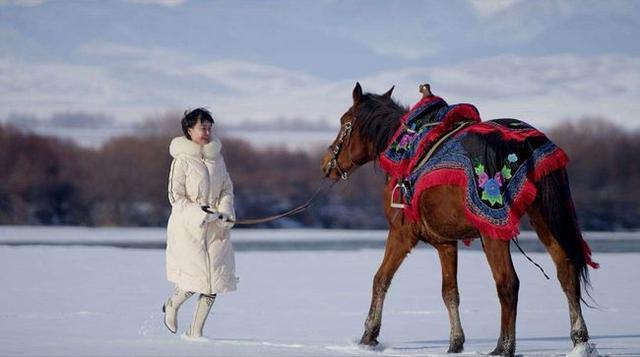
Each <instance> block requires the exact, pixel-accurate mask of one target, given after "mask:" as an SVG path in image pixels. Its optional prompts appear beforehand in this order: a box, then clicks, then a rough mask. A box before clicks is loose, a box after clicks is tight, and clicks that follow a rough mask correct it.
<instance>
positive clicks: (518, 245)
mask: <svg viewBox="0 0 640 357" xmlns="http://www.w3.org/2000/svg"><path fill="white" fill-rule="evenodd" d="M512 241H513V243H515V244H516V247H518V249H519V250H520V253H522V255H524V256H525V257H526V258H527V259H528V260H529V261H530V262H531V263H532V264H533V265H535V266H537V267H538V269H540V271H541V272H542V274H543V275H544V277H545V278H547V280H549V279H550V278H549V275H547V273H545V272H544V269H542V267H541V266H540V264H538V263H536V262H534V261H533V259H531V258H529V256H528V255H527V253H525V252H524V250H522V248H520V244H518V237H514V238H513V239H512Z"/></svg>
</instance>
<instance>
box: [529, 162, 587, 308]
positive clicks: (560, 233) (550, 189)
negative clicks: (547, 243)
mask: <svg viewBox="0 0 640 357" xmlns="http://www.w3.org/2000/svg"><path fill="white" fill-rule="evenodd" d="M537 186H538V200H539V202H540V213H541V214H542V216H543V218H544V220H545V221H546V223H547V225H548V228H549V230H550V231H551V234H552V235H553V237H554V238H555V240H556V241H557V242H558V243H559V244H560V246H561V247H562V249H563V250H564V252H565V254H566V255H567V257H568V258H569V260H571V262H572V263H573V265H574V266H575V268H576V271H577V272H578V273H579V280H580V282H581V284H580V285H581V286H582V287H583V288H584V291H585V293H586V294H587V296H589V297H591V296H590V294H589V290H590V288H591V283H590V281H589V270H588V267H589V266H591V267H592V268H598V264H597V263H595V262H594V261H592V260H591V248H590V247H589V245H588V244H587V242H586V241H585V240H584V239H583V238H582V232H581V231H580V227H579V226H578V219H577V216H576V210H575V207H574V205H573V199H572V198H571V190H570V188H569V176H568V175H567V170H566V169H565V168H560V169H558V170H555V171H552V172H550V173H549V174H547V175H545V176H543V177H542V178H541V179H540V180H539V181H538V182H537ZM578 293H580V289H578ZM580 299H581V300H582V301H583V302H585V301H584V299H583V298H582V297H580ZM585 304H586V302H585Z"/></svg>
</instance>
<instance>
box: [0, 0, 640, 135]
mask: <svg viewBox="0 0 640 357" xmlns="http://www.w3.org/2000/svg"><path fill="white" fill-rule="evenodd" d="M639 29H640V1H543V0H541V1H519V0H499V1H489V0H486V1H485V0H468V1H462V0H461V1H437V2H436V1H371V0H368V1H330V0H328V1H319V0H315V1H304V0H297V1H242V2H238V1H195V0H193V1H192V0H185V1H182V0H129V1H120V0H110V1H64V0H56V1H53V0H51V1H43V0H28V1H7V0H0V118H5V117H7V116H8V115H9V114H11V113H14V114H35V115H38V116H42V117H47V116H50V115H52V114H54V113H60V112H68V111H74V112H75V111H81V112H89V113H105V114H108V115H111V116H113V117H115V118H117V119H118V120H123V121H136V120H140V119H144V118H148V117H150V116H153V115H156V114H160V113H164V112H165V111H167V110H171V109H178V110H184V109H185V108H187V107H195V106H207V107H209V108H211V109H212V110H213V111H214V112H215V114H216V115H217V116H218V117H219V120H222V121H235V120H242V119H252V120H264V121H273V120H276V119H278V118H305V119H309V120H322V121H327V122H332V123H333V122H336V123H337V120H338V118H339V117H340V115H341V114H342V112H344V110H346V109H347V108H348V107H349V105H350V104H351V90H352V88H353V86H354V84H355V82H356V81H360V83H361V84H362V85H363V87H364V89H365V90H366V91H371V92H383V91H386V90H387V89H388V88H389V87H391V86H392V85H396V91H395V92H394V97H395V98H396V99H398V100H399V101H400V102H401V103H403V104H405V105H409V104H413V103H414V102H415V101H416V100H417V99H418V92H417V85H418V84H419V83H423V82H429V83H431V85H432V88H433V90H434V92H435V93H436V94H438V95H441V96H443V97H444V98H445V99H446V100H447V101H448V102H449V103H457V102H470V103H473V104H475V105H476V106H477V107H478V109H479V110H480V113H481V115H482V116H483V118H485V119H491V118H496V117H516V118H520V119H523V120H525V121H528V122H530V123H531V124H533V125H535V126H539V127H543V128H544V127H549V126H551V125H553V124H554V123H558V122H560V121H561V120H565V119H567V118H574V119H575V118H580V117H582V116H585V115H588V116H596V115H603V116H606V117H607V118H609V119H611V120H613V121H615V122H617V123H619V124H621V125H624V126H626V127H630V128H640V115H638V114H637V113H640V40H639V38H640V31H639Z"/></svg>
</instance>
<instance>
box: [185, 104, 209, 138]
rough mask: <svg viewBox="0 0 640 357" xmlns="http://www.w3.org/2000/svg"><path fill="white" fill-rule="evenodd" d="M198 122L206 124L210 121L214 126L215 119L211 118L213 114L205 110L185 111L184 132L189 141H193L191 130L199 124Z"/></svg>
mask: <svg viewBox="0 0 640 357" xmlns="http://www.w3.org/2000/svg"><path fill="white" fill-rule="evenodd" d="M198 121H200V122H201V123H204V122H206V121H208V122H209V123H211V125H213V124H214V123H215V121H213V117H212V116H211V112H210V111H208V110H207V109H204V108H196V109H194V110H185V111H184V117H182V132H183V133H184V135H185V136H186V137H187V139H189V140H191V135H189V129H190V128H193V127H194V126H196V124H198Z"/></svg>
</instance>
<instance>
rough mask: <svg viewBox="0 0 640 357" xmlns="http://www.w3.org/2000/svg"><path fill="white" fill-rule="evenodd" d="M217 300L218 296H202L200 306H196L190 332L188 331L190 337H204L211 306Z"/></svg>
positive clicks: (199, 298)
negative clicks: (205, 324) (203, 333)
mask: <svg viewBox="0 0 640 357" xmlns="http://www.w3.org/2000/svg"><path fill="white" fill-rule="evenodd" d="M215 300H216V295H215V294H214V295H205V294H200V296H199V297H198V304H197V305H196V311H195V313H194V314H193V321H192V322H191V327H190V328H189V331H187V336H188V337H192V338H194V337H202V328H203V327H204V323H205V321H207V317H208V316H209V311H210V310H211V305H213V302H214V301H215Z"/></svg>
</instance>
